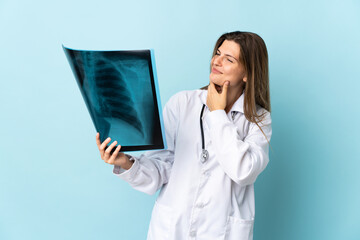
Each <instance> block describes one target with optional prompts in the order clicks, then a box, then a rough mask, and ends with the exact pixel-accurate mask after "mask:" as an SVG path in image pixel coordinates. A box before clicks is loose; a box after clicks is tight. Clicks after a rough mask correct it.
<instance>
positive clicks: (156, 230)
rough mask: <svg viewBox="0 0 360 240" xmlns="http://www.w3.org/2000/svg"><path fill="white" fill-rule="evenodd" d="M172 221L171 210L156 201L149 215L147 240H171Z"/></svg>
mask: <svg viewBox="0 0 360 240" xmlns="http://www.w3.org/2000/svg"><path fill="white" fill-rule="evenodd" d="M173 219H174V214H173V210H172V209H171V208H170V207H168V206H165V205H162V204H160V203H158V202H157V201H156V202H155V205H154V209H153V211H152V215H151V221H150V226H149V232H148V239H149V240H150V239H153V240H163V239H164V240H165V239H171V238H172V237H173V232H174V225H173Z"/></svg>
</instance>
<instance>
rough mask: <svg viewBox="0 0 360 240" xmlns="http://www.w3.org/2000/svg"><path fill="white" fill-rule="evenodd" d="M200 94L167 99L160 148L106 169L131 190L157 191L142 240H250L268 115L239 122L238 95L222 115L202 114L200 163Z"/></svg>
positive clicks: (264, 157)
mask: <svg viewBox="0 0 360 240" xmlns="http://www.w3.org/2000/svg"><path fill="white" fill-rule="evenodd" d="M206 97H207V91H206V90H194V91H183V92H180V93H177V94H175V95H174V96H173V97H171V98H170V100H169V101H168V103H167V104H166V105H165V107H164V111H163V117H164V125H165V131H166V140H167V145H168V149H167V150H160V151H149V152H147V153H146V154H144V155H141V156H140V157H138V158H135V162H134V164H133V166H132V167H131V168H130V169H129V170H124V169H121V168H119V167H115V168H114V173H115V174H116V175H117V176H119V177H120V178H121V179H123V180H125V181H127V182H128V183H129V184H130V185H131V186H132V187H133V188H134V189H136V190H139V191H142V192H145V193H148V194H154V193H155V192H156V191H157V190H158V189H161V190H160V193H159V196H158V198H157V200H156V202H155V205H154V209H153V212H152V217H151V222H150V226H149V232H148V239H149V240H163V239H164V240H165V239H166V240H184V239H198V240H220V239H221V240H250V239H252V238H253V226H254V217H255V199H254V182H255V180H256V178H257V176H258V175H259V174H260V173H261V172H262V171H263V170H264V169H265V167H266V165H267V164H268V162H269V157H268V156H269V153H268V151H269V144H268V141H267V139H268V140H269V141H270V138H271V133H272V130H271V116H270V113H269V112H267V111H266V110H265V109H263V108H260V107H258V112H259V113H261V112H263V111H265V112H266V116H265V118H264V120H263V121H262V123H261V124H260V126H261V127H262V130H263V131H264V133H265V134H266V136H267V139H266V138H265V137H264V135H263V133H262V132H261V130H260V129H259V127H258V126H257V125H256V124H255V123H251V122H249V121H248V120H246V118H245V115H244V108H243V105H244V94H242V95H241V97H240V98H239V99H238V100H237V101H236V102H235V103H234V105H233V106H232V109H231V110H230V111H229V113H228V114H226V112H225V111H224V110H215V111H212V112H210V111H209V109H208V108H207V107H206V108H205V111H204V114H203V127H204V135H205V148H206V149H207V150H208V151H209V158H208V160H207V161H205V162H204V163H203V162H201V151H202V145H201V130H200V112H201V108H202V106H203V104H206Z"/></svg>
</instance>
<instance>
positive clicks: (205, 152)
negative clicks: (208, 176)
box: [200, 104, 209, 163]
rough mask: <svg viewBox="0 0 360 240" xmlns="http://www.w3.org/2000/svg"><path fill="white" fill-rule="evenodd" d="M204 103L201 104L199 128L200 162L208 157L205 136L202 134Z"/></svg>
mask: <svg viewBox="0 0 360 240" xmlns="http://www.w3.org/2000/svg"><path fill="white" fill-rule="evenodd" d="M204 109H205V104H203V106H202V109H201V114H200V128H201V143H202V150H201V162H202V163H204V162H206V161H207V160H208V158H209V152H208V151H207V150H206V149H205V136H204V129H203V121H202V117H203V114H204Z"/></svg>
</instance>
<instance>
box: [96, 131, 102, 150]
mask: <svg viewBox="0 0 360 240" xmlns="http://www.w3.org/2000/svg"><path fill="white" fill-rule="evenodd" d="M96 145H97V146H98V148H100V145H101V142H100V133H96Z"/></svg>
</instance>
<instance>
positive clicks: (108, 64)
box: [63, 46, 166, 151]
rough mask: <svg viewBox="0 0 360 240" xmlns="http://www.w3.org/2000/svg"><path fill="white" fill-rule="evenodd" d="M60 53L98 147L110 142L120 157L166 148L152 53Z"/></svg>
mask: <svg viewBox="0 0 360 240" xmlns="http://www.w3.org/2000/svg"><path fill="white" fill-rule="evenodd" d="M63 49H64V51H65V54H66V57H67V59H68V61H69V63H70V66H71V68H72V70H73V73H74V75H75V78H76V81H77V83H78V86H79V88H80V91H81V94H82V96H83V98H84V101H85V103H86V106H87V108H88V110H89V113H90V116H91V118H92V120H93V123H94V125H95V128H96V130H97V131H98V132H99V133H100V140H101V142H103V141H104V140H105V139H106V138H107V137H111V139H112V140H117V141H118V143H119V144H120V145H121V146H122V148H121V151H136V150H148V149H164V148H166V146H165V144H166V141H165V135H164V127H163V122H162V115H161V111H160V107H161V104H160V101H159V100H160V96H159V91H158V88H157V77H156V68H155V62H154V53H153V50H135V51H86V50H74V49H69V48H66V47H64V46H63Z"/></svg>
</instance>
